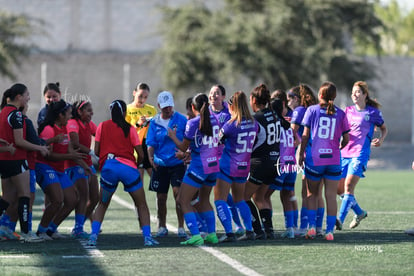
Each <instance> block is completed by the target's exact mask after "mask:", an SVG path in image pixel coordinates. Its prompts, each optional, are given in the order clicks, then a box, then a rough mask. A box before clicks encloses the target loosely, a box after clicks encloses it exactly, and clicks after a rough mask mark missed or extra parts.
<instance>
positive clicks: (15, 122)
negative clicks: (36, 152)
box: [0, 105, 27, 160]
mask: <svg viewBox="0 0 414 276" xmlns="http://www.w3.org/2000/svg"><path fill="white" fill-rule="evenodd" d="M20 128H23V139H26V122H25V120H23V114H22V112H20V111H19V110H17V108H16V107H15V106H14V105H6V106H5V107H4V108H3V109H2V110H1V112H0V138H2V139H4V140H6V141H7V142H9V143H10V144H14V145H15V141H14V134H13V130H14V129H20ZM0 160H27V151H26V150H25V149H22V148H20V147H16V152H15V153H14V154H13V155H11V154H10V152H0Z"/></svg>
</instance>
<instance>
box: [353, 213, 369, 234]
mask: <svg viewBox="0 0 414 276" xmlns="http://www.w3.org/2000/svg"><path fill="white" fill-rule="evenodd" d="M367 216H368V213H367V211H365V210H363V211H362V214H360V215H359V216H357V215H355V216H354V219H353V220H352V221H351V223H350V224H349V228H351V229H353V228H355V227H357V226H358V225H359V224H360V223H361V220H363V219H364V218H366V217H367Z"/></svg>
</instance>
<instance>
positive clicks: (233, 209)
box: [227, 194, 243, 228]
mask: <svg viewBox="0 0 414 276" xmlns="http://www.w3.org/2000/svg"><path fill="white" fill-rule="evenodd" d="M227 204H228V205H229V207H230V211H231V215H232V217H233V221H234V223H235V224H236V225H237V227H239V228H243V225H242V223H241V221H240V216H239V213H238V212H237V208H236V206H234V201H233V197H232V195H231V194H229V195H228V196H227Z"/></svg>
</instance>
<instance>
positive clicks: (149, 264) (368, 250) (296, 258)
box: [0, 171, 414, 275]
mask: <svg viewBox="0 0 414 276" xmlns="http://www.w3.org/2000/svg"><path fill="white" fill-rule="evenodd" d="M366 175H367V177H366V178H365V179H362V180H361V181H360V183H359V184H358V186H357V191H356V197H357V199H358V201H359V203H360V205H361V207H362V208H364V209H366V210H367V211H368V218H367V219H365V220H364V221H363V222H361V225H360V226H359V227H357V228H356V229H353V230H349V229H348V225H349V223H350V221H351V219H352V215H353V214H350V215H348V218H347V220H346V221H345V224H344V230H343V231H337V232H336V233H335V240H334V241H333V242H327V241H325V240H323V239H315V240H305V239H294V240H285V239H281V238H278V239H276V240H266V241H250V242H236V243H231V244H219V245H217V246H205V247H186V246H181V245H180V241H181V240H180V239H179V238H178V237H177V236H176V234H175V232H174V231H172V230H173V228H174V227H177V222H176V216H175V211H174V208H173V206H174V205H173V199H172V198H171V197H170V199H169V206H170V208H169V213H168V218H167V219H168V223H169V224H170V225H171V226H170V235H169V236H168V237H166V238H159V239H158V241H159V242H160V245H159V246H157V247H153V248H144V246H143V238H142V235H141V233H140V232H139V227H138V222H137V220H136V215H135V211H134V210H133V209H131V206H132V205H131V203H132V200H131V199H130V198H129V195H128V194H126V193H124V192H123V190H122V186H120V187H119V188H118V191H117V194H116V195H117V197H119V199H117V200H113V201H112V203H111V206H110V208H109V210H108V212H107V214H106V217H105V220H104V223H103V227H102V230H103V232H102V234H101V235H100V236H99V239H98V245H97V248H96V249H95V250H91V249H87V248H85V247H84V246H83V245H82V243H81V242H80V241H77V240H72V239H70V238H69V239H66V240H55V241H50V242H45V243H40V244H24V243H20V242H17V241H5V242H1V243H0V275H80V274H82V275H166V274H168V275H243V274H244V275H278V274H290V275H298V274H305V275H316V274H317V275H324V274H335V275H355V274H368V275H413V274H414V237H412V236H408V235H406V234H404V230H405V229H407V228H409V227H414V187H413V185H414V181H413V179H414V173H413V172H412V171H368V173H367V174H366ZM146 179H148V176H146ZM296 187H297V193H298V194H299V192H300V189H299V187H300V186H299V183H297V186H296ZM146 189H147V185H146ZM146 194H147V200H148V204H149V207H150V210H151V215H152V216H153V217H155V216H156V210H155V194H154V193H151V192H146ZM41 196H42V194H41V193H38V199H37V200H36V203H35V207H34V208H35V210H34V222H33V225H34V226H33V227H34V229H36V228H37V225H38V222H39V217H40V215H41V205H40V204H41ZM273 202H274V215H273V224H274V228H275V229H276V231H277V233H278V234H280V233H282V230H283V225H284V223H283V217H282V209H281V205H280V203H279V195H278V194H277V193H275V194H274V195H273ZM120 203H122V204H120ZM338 204H339V202H338ZM73 220H74V216H73V214H72V215H71V216H70V217H69V218H68V219H67V220H66V221H65V222H64V223H63V224H62V225H61V226H60V228H59V231H60V232H61V233H63V234H68V235H69V233H70V229H71V227H72V226H73ZM155 222H156V221H155V220H154V221H153V223H152V225H151V227H152V231H153V232H155V231H156V230H157V227H156V226H157V225H156V223H155ZM86 227H87V230H88V231H89V227H90V224H89V223H87V224H86ZM217 227H218V232H220V234H221V233H222V232H223V230H222V227H221V224H220V222H218V221H217Z"/></svg>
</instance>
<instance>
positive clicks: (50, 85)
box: [43, 82, 62, 95]
mask: <svg viewBox="0 0 414 276" xmlns="http://www.w3.org/2000/svg"><path fill="white" fill-rule="evenodd" d="M59 86H60V83H59V82H56V83H53V82H51V83H48V84H46V86H45V88H44V89H43V95H45V94H46V92H47V91H48V90H53V91H56V92H57V93H59V94H62V93H61V92H60V88H59Z"/></svg>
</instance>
